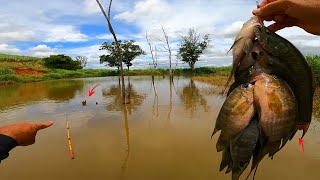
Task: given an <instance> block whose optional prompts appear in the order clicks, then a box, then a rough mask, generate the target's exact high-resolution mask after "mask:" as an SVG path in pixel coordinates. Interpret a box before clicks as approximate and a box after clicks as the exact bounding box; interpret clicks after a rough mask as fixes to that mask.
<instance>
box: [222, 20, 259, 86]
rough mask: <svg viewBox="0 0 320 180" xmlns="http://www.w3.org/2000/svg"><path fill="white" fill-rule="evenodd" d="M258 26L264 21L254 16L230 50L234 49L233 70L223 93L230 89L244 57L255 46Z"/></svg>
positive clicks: (244, 25) (242, 29)
mask: <svg viewBox="0 0 320 180" xmlns="http://www.w3.org/2000/svg"><path fill="white" fill-rule="evenodd" d="M258 24H259V25H261V24H263V22H262V20H261V19H260V18H259V17H258V16H253V17H252V18H250V19H249V20H248V21H247V22H246V23H244V24H243V26H242V28H241V30H240V32H239V33H238V35H237V37H236V39H235V41H234V43H233V45H232V46H231V48H230V50H231V49H232V55H233V62H232V70H231V74H230V75H229V77H228V80H227V83H226V85H225V87H224V90H223V92H224V91H225V90H226V88H227V87H228V85H229V83H230V81H231V79H232V76H233V74H234V73H235V72H236V70H237V68H238V66H239V65H240V64H241V61H242V59H243V57H244V55H245V54H246V53H248V52H249V51H250V50H251V48H252V46H253V42H252V41H253V40H254V38H255V34H254V31H253V29H254V27H255V26H256V25H258Z"/></svg>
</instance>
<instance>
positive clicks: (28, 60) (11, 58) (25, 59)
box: [0, 54, 41, 62]
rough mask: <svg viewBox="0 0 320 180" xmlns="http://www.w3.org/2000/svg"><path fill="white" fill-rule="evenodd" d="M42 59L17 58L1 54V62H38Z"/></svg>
mask: <svg viewBox="0 0 320 180" xmlns="http://www.w3.org/2000/svg"><path fill="white" fill-rule="evenodd" d="M38 60H41V58H36V57H30V56H17V55H9V54H0V61H9V62H30V61H38Z"/></svg>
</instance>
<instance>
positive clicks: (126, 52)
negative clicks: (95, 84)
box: [100, 40, 145, 70]
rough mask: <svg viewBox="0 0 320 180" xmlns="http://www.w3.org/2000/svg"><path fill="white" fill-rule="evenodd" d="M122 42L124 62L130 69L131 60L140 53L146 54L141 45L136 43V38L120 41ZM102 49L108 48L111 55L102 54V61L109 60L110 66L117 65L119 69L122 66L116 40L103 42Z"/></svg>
mask: <svg viewBox="0 0 320 180" xmlns="http://www.w3.org/2000/svg"><path fill="white" fill-rule="evenodd" d="M118 42H119V44H120V49H121V54H122V62H123V63H125V64H126V66H127V67H128V70H129V68H130V66H132V63H131V61H133V60H134V59H135V58H136V57H138V56H140V55H145V52H144V51H143V50H142V49H141V48H140V46H139V45H136V44H134V43H135V41H134V40H130V41H124V42H122V41H120V40H119V41H118ZM100 50H107V51H108V52H109V53H110V54H109V55H102V56H100V63H101V64H102V63H104V62H107V63H108V65H109V66H110V67H117V68H118V70H119V68H120V66H121V64H120V61H119V59H118V58H119V56H118V50H117V44H116V43H115V42H112V43H109V42H105V43H103V44H102V46H101V48H100Z"/></svg>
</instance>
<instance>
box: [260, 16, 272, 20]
mask: <svg viewBox="0 0 320 180" xmlns="http://www.w3.org/2000/svg"><path fill="white" fill-rule="evenodd" d="M261 18H262V19H263V20H265V21H273V20H274V17H273V16H264V17H261Z"/></svg>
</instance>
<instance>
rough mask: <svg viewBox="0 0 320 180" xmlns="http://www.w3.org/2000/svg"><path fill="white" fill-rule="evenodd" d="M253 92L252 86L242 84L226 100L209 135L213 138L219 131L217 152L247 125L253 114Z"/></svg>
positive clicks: (227, 144) (226, 145)
mask: <svg viewBox="0 0 320 180" xmlns="http://www.w3.org/2000/svg"><path fill="white" fill-rule="evenodd" d="M253 90H254V86H253V85H252V84H249V83H247V84H242V85H240V86H238V87H237V88H236V89H235V90H234V91H232V93H231V94H230V95H229V96H228V97H227V98H226V100H225V102H224V104H223V106H222V107H221V109H220V112H219V114H218V117H217V121H216V124H215V128H214V131H213V133H212V135H211V137H213V136H214V134H215V133H216V132H218V131H220V130H221V133H220V136H219V138H218V141H217V144H216V149H217V152H219V151H222V150H224V149H225V148H226V147H228V146H229V142H230V140H231V139H233V138H234V137H235V136H237V135H238V134H239V133H240V132H242V131H243V130H244V129H245V128H246V127H247V126H248V125H249V123H250V121H251V119H252V118H253V116H254V114H255V108H254V105H253Z"/></svg>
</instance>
